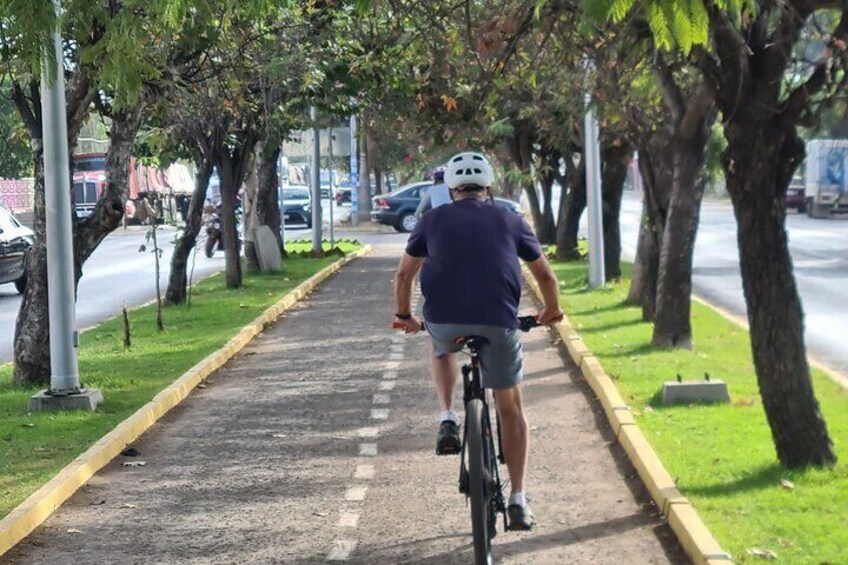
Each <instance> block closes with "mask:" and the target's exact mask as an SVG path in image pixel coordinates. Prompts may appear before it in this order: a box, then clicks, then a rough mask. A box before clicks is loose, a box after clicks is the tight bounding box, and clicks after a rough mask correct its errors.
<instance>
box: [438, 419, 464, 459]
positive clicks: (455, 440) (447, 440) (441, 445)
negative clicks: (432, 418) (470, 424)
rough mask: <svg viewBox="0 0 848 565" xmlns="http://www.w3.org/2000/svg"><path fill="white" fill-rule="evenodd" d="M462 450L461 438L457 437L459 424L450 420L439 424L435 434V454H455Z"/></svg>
mask: <svg viewBox="0 0 848 565" xmlns="http://www.w3.org/2000/svg"><path fill="white" fill-rule="evenodd" d="M461 450H462V440H460V439H459V426H458V425H457V424H456V423H454V422H453V421H451V420H445V421H444V422H442V423H441V424H439V433H438V435H437V436H436V455H456V454H457V453H459V452H460V451H461Z"/></svg>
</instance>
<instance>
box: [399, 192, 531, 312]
mask: <svg viewBox="0 0 848 565" xmlns="http://www.w3.org/2000/svg"><path fill="white" fill-rule="evenodd" d="M406 252H407V253H408V254H410V255H412V256H413V257H424V258H425V260H424V265H423V267H422V269H421V292H422V293H423V294H424V299H425V303H424V319H425V320H427V321H429V322H432V323H434V324H487V325H492V326H500V327H504V328H515V327H517V319H516V318H517V315H518V301H519V299H520V298H521V268H520V266H519V264H518V259H519V258H521V259H523V260H524V261H535V260H536V259H538V258H539V257H540V256H541V254H542V251H541V249H540V248H539V242H538V240H537V239H536V236H535V234H533V232H532V231H531V230H530V226H528V225H527V222H525V221H524V220H523V219H522V218H521V217H520V216H517V215H515V214H512V213H510V212H507V211H506V210H503V209H501V208H499V207H497V206H494V205H492V204H491V203H490V202H480V201H477V200H459V201H456V202H454V203H453V204H448V205H446V206H439V207H438V208H434V209H432V210H430V211H429V212H427V213H426V214H424V215H423V216H422V217H421V220H420V221H419V222H418V225H417V226H416V227H415V231H413V232H412V235H410V236H409V241H408V242H407V244H406Z"/></svg>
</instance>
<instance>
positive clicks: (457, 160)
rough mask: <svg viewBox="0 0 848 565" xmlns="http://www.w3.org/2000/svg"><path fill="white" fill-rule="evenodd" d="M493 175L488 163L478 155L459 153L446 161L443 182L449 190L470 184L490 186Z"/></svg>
mask: <svg viewBox="0 0 848 565" xmlns="http://www.w3.org/2000/svg"><path fill="white" fill-rule="evenodd" d="M494 179H495V175H494V173H493V172H492V166H491V165H490V164H489V161H488V160H487V159H486V158H485V157H483V156H482V155H480V154H479V153H459V154H458V155H454V156H453V157H451V158H450V159H449V160H448V163H447V170H445V182H446V183H447V185H448V188H450V189H451V190H453V189H455V188H456V187H458V186H462V185H466V184H470V185H477V186H482V187H489V186H492V182H493V181H494Z"/></svg>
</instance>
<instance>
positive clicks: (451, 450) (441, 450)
mask: <svg viewBox="0 0 848 565" xmlns="http://www.w3.org/2000/svg"><path fill="white" fill-rule="evenodd" d="M461 451H462V446H453V445H446V446H442V447H437V448H436V455H439V456H441V455H459V453H460V452H461Z"/></svg>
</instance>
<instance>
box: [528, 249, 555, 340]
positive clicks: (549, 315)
mask: <svg viewBox="0 0 848 565" xmlns="http://www.w3.org/2000/svg"><path fill="white" fill-rule="evenodd" d="M527 267H528V268H529V269H530V274H532V275H533V278H534V279H536V282H537V283H539V289H540V290H541V291H542V303H543V305H544V308H543V310H542V312H540V313H539V323H540V324H550V323H553V322H558V321H559V320H561V319H562V310H560V308H559V283H557V279H556V275H554V272H553V271H552V270H551V265H550V264H549V263H548V260H547V259H546V258H545V256H544V255H541V256H540V257H539V258H538V259H536V260H535V261H530V262H529V263H527Z"/></svg>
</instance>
